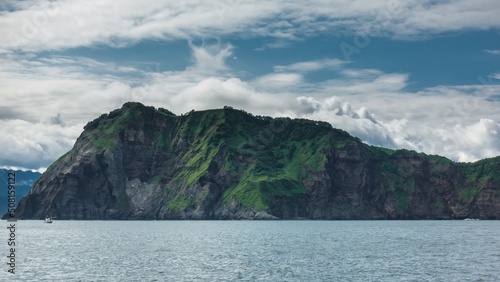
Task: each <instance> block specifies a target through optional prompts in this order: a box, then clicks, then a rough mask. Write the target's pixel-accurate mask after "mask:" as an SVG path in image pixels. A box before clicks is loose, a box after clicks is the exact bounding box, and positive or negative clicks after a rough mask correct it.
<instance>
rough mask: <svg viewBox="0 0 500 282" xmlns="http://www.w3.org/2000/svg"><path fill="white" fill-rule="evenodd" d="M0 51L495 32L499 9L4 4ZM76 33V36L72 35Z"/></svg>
mask: <svg viewBox="0 0 500 282" xmlns="http://www.w3.org/2000/svg"><path fill="white" fill-rule="evenodd" d="M0 8H1V9H2V10H3V11H2V17H1V18H0V37H1V38H3V39H4V40H2V41H1V42H0V52H8V51H9V50H24V51H40V50H57V49H66V48H74V47H80V46H92V45H96V44H106V45H109V46H116V47H119V46H124V45H127V44H131V43H134V42H138V41H141V40H145V39H153V40H158V39H161V40H175V39H186V40H189V39H197V38H217V37H219V36H221V35H232V34H238V35H240V36H242V37H248V38H252V37H257V36H258V37H268V38H272V39H273V40H272V42H270V43H268V44H267V45H266V46H263V47H262V48H261V49H265V48H280V47H283V46H286V45H287V41H290V40H300V38H302V37H304V36H313V35H315V34H319V33H328V34H343V35H349V34H351V35H353V36H354V35H361V36H388V37H393V38H403V39H410V40H411V39H418V38H424V37H429V36H433V35H438V34H442V33H445V32H454V31H463V30H488V29H491V28H499V27H500V21H499V20H498V15H499V14H500V3H499V2H498V1H495V0H480V1H468V0H459V1H445V2H436V1H432V0H426V1H387V0H375V1H374V0H358V1H351V0H331V1H326V2H325V1H321V0H317V1H307V2H304V1H285V0H280V1H272V2H269V1H262V0H260V1H254V0H252V1H250V0H246V1H237V2H234V1H225V0H221V1H195V0H192V1H181V2H173V1H155V0H144V1H140V2H137V1H126V2H117V1H111V0H105V1H103V0H99V1H96V0H93V1H83V0H60V1H48V0H42V1H7V2H6V3H4V4H3V5H2V6H0ZM75 31H77V32H75Z"/></svg>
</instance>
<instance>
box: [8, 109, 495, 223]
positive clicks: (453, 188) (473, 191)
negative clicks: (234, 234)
mask: <svg viewBox="0 0 500 282" xmlns="http://www.w3.org/2000/svg"><path fill="white" fill-rule="evenodd" d="M45 215H52V216H53V217H54V218H57V219H304V218H306V219H463V218H479V219H500V157H497V158H492V159H485V160H481V161H478V162H476V163H454V162H452V161H450V160H448V159H446V158H444V157H439V156H430V155H425V154H422V153H417V152H414V151H408V150H389V149H384V148H380V147H374V146H369V145H366V144H363V143H362V142H361V141H360V140H359V139H357V138H355V137H352V136H350V135H349V134H348V133H346V132H344V131H342V130H338V129H334V128H332V127H331V125H330V124H328V123H324V122H316V121H310V120H303V119H289V118H276V119H272V118H269V117H259V116H253V115H251V114H248V113H246V112H243V111H239V110H234V109H232V108H228V107H226V108H224V109H218V110H207V111H199V112H194V111H193V112H190V113H188V114H186V115H182V116H176V115H174V114H173V113H171V112H169V111H168V110H165V109H161V108H160V109H155V108H153V107H146V106H143V105H142V104H139V103H127V104H125V105H124V106H123V107H122V108H121V109H117V110H115V111H113V112H111V113H109V114H104V115H102V116H101V117H99V118H98V119H96V120H94V121H91V122H89V123H88V124H87V126H86V127H85V130H84V132H83V133H82V134H81V136H80V137H79V138H78V140H77V141H76V143H75V145H74V147H73V149H72V150H71V151H69V152H68V153H67V154H65V155H63V156H62V157H61V158H60V159H58V160H57V161H56V162H54V164H52V165H51V166H50V167H49V169H47V171H46V172H45V173H44V174H43V175H42V176H41V177H40V178H39V179H38V180H37V181H36V183H35V184H34V185H33V186H32V188H31V189H30V191H29V192H28V194H27V195H26V196H25V197H24V198H23V199H22V200H21V201H20V203H19V206H18V209H17V217H18V218H21V219H41V218H43V217H44V216H45Z"/></svg>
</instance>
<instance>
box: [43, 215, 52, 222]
mask: <svg viewBox="0 0 500 282" xmlns="http://www.w3.org/2000/svg"><path fill="white" fill-rule="evenodd" d="M43 222H44V223H52V218H50V217H48V216H47V217H45V220H44V221H43Z"/></svg>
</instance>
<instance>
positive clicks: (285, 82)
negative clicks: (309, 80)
mask: <svg viewBox="0 0 500 282" xmlns="http://www.w3.org/2000/svg"><path fill="white" fill-rule="evenodd" d="M300 83H302V75H300V74H298V73H272V74H267V75H263V76H261V77H259V78H257V79H256V80H255V84H256V85H258V86H259V87H261V88H266V89H270V90H276V89H283V88H291V87H297V85H298V84H300Z"/></svg>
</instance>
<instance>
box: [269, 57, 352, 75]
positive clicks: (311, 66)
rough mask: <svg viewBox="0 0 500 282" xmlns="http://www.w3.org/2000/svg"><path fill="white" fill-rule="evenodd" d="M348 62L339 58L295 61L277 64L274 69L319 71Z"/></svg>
mask: <svg viewBox="0 0 500 282" xmlns="http://www.w3.org/2000/svg"><path fill="white" fill-rule="evenodd" d="M345 63H347V62H346V61H342V60H339V59H323V60H314V61H306V62H299V63H294V64H291V65H288V66H275V67H274V70H275V71H278V72H283V71H289V72H311V71H318V70H322V69H336V68H339V67H340V66H342V65H343V64H345Z"/></svg>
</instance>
